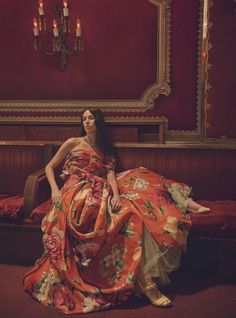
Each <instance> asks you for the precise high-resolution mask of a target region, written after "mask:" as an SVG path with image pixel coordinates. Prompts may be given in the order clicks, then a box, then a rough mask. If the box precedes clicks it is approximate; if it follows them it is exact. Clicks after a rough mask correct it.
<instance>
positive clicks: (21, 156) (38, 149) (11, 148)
mask: <svg viewBox="0 0 236 318" xmlns="http://www.w3.org/2000/svg"><path fill="white" fill-rule="evenodd" d="M42 167H44V146H43V145H40V146H39V145H37V146H34V145H30V146H29V145H24V146H23V145H0V193H11V194H22V193H23V191H24V185H25V182H26V179H27V177H28V175H29V174H31V173H32V172H35V171H37V170H39V169H41V168H42Z"/></svg>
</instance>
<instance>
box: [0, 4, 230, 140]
mask: <svg viewBox="0 0 236 318" xmlns="http://www.w3.org/2000/svg"><path fill="white" fill-rule="evenodd" d="M61 2H62V1H61ZM213 2H214V3H215V5H214V6H213V7H212V8H211V12H210V13H211V15H210V19H211V20H212V22H213V27H212V28H211V30H210V33H209V34H210V41H211V42H212V43H213V48H212V50H211V51H210V52H209V61H212V64H213V67H212V69H211V70H210V71H209V82H210V83H211V85H212V87H213V88H212V89H211V90H210V92H209V96H208V100H209V102H210V103H211V104H212V108H211V109H210V110H209V111H208V112H207V121H208V123H209V128H208V129H207V137H220V136H221V135H226V136H227V137H228V138H233V137H234V138H235V137H236V128H235V125H234V120H233V115H235V108H236V107H235V104H236V103H235V97H236V95H235V94H236V93H235V90H234V89H233V87H234V86H235V71H234V70H235V69H236V67H235V66H236V65H235V63H236V60H235V56H236V54H235V53H236V43H235V41H234V32H233V30H234V29H235V24H236V16H235V12H234V3H233V1H232V0H218V1H213ZM44 3H45V12H46V13H47V15H48V17H49V19H50V20H48V21H47V23H48V24H51V10H52V7H53V4H54V3H60V0H58V1H56V0H45V1H44ZM69 3H70V6H71V13H72V14H71V30H73V23H74V21H75V19H76V17H77V15H78V16H79V18H80V20H81V25H82V31H83V44H84V51H83V52H82V53H79V56H78V57H69V64H68V69H67V70H66V71H65V72H61V71H60V70H59V69H58V66H57V63H58V61H57V59H56V58H55V57H49V56H43V55H40V54H37V53H35V52H34V49H33V39H32V18H33V17H34V16H37V1H31V0H24V1H14V0H2V1H1V12H2V17H1V22H0V23H1V27H0V37H1V41H2V45H1V50H0V61H1V74H0V78H1V80H0V100H43V99H48V100H78V99H104V98H106V99H111V98H114V99H120V98H123V99H126V98H128V99H130V98H135V97H137V96H139V95H140V94H141V93H142V92H143V89H144V88H145V87H147V86H148V85H149V84H150V83H152V82H153V81H154V78H155V72H154V70H155V67H153V65H154V63H155V55H156V52H155V45H153V43H154V42H155V41H154V39H155V36H156V34H155V32H153V30H155V28H154V27H153V26H154V24H155V21H156V11H155V7H154V6H153V5H151V4H150V3H149V2H148V1H147V0H113V1H110V0H99V1H97V0H86V1H83V0H76V1H75V0H70V1H69ZM200 4H201V1H195V0H191V1H190V0H178V1H172V2H171V50H170V56H171V79H170V86H171V94H170V95H169V96H160V97H159V98H158V100H157V102H156V106H155V108H154V109H153V110H151V111H147V112H146V113H144V114H141V115H142V116H150V115H153V116H156V115H158V116H159V115H160V116H166V117H167V119H168V125H169V129H172V130H195V129H196V124H197V123H196V114H197V66H198V45H199V44H198V30H199V12H200ZM129 17H132V19H129ZM134 21H135V23H134ZM233 28H234V29H233ZM131 41H132V45H130V42H131ZM131 57H132V58H131ZM36 113H37V112H35V114H36ZM1 115H2V116H4V113H3V112H2V113H1V112H0V116H1ZM132 115H138V116H140V114H135V113H133V114H132Z"/></svg>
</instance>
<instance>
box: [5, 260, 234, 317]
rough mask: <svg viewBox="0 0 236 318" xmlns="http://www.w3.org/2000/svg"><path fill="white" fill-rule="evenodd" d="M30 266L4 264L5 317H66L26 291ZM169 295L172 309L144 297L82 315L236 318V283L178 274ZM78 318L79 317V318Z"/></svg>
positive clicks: (166, 288) (168, 292) (174, 278)
mask: <svg viewBox="0 0 236 318" xmlns="http://www.w3.org/2000/svg"><path fill="white" fill-rule="evenodd" d="M27 269H28V267H22V266H15V265H4V264H0V281H1V283H0V306H1V307H0V308H1V310H0V317H1V318H48V317H50V318H58V317H66V315H64V314H62V313H60V312H57V311H54V310H52V309H50V308H47V307H44V306H42V305H41V304H39V303H37V302H36V301H34V300H32V299H31V298H30V296H29V295H28V294H26V293H25V292H24V290H23V286H22V276H23V274H24V272H25V271H26V270H27ZM171 278H172V283H171V284H170V285H168V286H166V287H165V290H164V291H165V293H167V294H168V295H169V296H171V297H173V304H174V306H173V307H172V308H168V309H162V308H156V307H154V306H152V305H150V304H149V303H148V301H147V300H146V299H144V298H142V299H138V298H135V297H133V298H131V299H130V300H129V301H128V302H127V303H125V304H123V305H122V306H120V307H119V308H115V309H110V310H107V311H103V312H95V313H90V314H82V315H80V316H82V317H84V318H87V317H94V318H108V317H109V318H118V317H122V318H141V317H143V318H155V317H160V318H236V284H233V283H231V282H230V281H223V280H220V279H218V278H216V277H212V276H209V275H197V274H190V273H189V274H188V273H183V272H177V273H175V274H174V275H173V276H172V277H171ZM76 316H77V315H76Z"/></svg>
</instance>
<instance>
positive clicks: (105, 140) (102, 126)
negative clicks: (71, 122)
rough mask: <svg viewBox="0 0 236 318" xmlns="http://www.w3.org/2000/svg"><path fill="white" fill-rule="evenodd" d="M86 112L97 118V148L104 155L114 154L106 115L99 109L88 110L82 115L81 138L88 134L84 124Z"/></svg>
mask: <svg viewBox="0 0 236 318" xmlns="http://www.w3.org/2000/svg"><path fill="white" fill-rule="evenodd" d="M86 110H88V111H89V112H90V113H91V114H92V115H93V116H94V118H95V125H96V139H95V143H96V146H97V147H98V149H99V150H100V151H101V152H102V153H103V154H104V155H111V154H113V145H112V142H111V139H110V138H109V134H108V131H107V125H106V122H105V119H104V115H103V112H102V111H101V110H100V109H99V108H86V109H85V110H84V111H83V112H82V113H81V131H80V135H81V136H85V135H86V132H85V129H84V124H83V114H84V113H85V112H86Z"/></svg>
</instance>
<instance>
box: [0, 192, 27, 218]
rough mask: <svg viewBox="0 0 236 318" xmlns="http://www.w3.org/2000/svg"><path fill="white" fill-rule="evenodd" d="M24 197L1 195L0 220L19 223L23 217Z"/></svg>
mask: <svg viewBox="0 0 236 318" xmlns="http://www.w3.org/2000/svg"><path fill="white" fill-rule="evenodd" d="M23 204H24V197H23V196H21V195H10V194H0V220H3V221H5V220H9V221H17V220H19V219H20V218H21V217H22V212H23Z"/></svg>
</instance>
